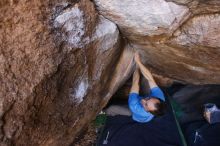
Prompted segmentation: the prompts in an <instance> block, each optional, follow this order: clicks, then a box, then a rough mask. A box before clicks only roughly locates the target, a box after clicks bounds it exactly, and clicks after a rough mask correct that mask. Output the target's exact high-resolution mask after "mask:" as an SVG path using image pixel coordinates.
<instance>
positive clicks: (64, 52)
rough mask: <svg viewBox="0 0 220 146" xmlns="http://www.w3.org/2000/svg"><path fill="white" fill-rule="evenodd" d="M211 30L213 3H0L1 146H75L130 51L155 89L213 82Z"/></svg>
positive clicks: (218, 54) (217, 66) (127, 67)
mask: <svg viewBox="0 0 220 146" xmlns="http://www.w3.org/2000/svg"><path fill="white" fill-rule="evenodd" d="M219 24H220V2H219V1H218V0H209V1H200V0H126V1H121V0H105V1H104V0H94V3H93V2H91V1H87V0H71V1H69V0H33V1H26V0H20V1H16V0H11V1H7V0H1V1H0V84H1V88H0V127H1V128H0V145H3V146H10V145H18V146H19V145H24V146H26V145H27V146H29V145H33V146H35V145H36V146H38V145H40V146H60V145H64V146H67V145H70V144H71V143H74V139H75V137H76V136H77V135H78V134H80V132H81V130H82V129H83V128H84V127H86V125H87V124H88V123H89V122H90V121H91V120H92V119H93V118H94V117H95V116H96V114H97V113H99V112H100V110H101V109H102V108H103V107H104V106H105V105H106V104H107V102H108V101H109V99H110V98H111V97H112V96H113V95H114V93H115V92H116V91H117V90H118V89H119V88H120V87H122V86H123V85H124V84H125V83H126V81H127V80H128V79H129V78H130V77H131V75H132V73H133V70H134V67H135V64H134V60H133V55H134V52H135V51H139V52H140V54H141V59H142V61H143V62H144V64H145V65H146V66H148V67H150V69H151V70H152V72H153V73H154V74H155V77H156V78H157V79H158V83H160V82H161V83H160V84H161V85H163V84H164V85H168V84H170V79H171V80H177V81H181V82H184V83H193V84H207V83H220V63H219V62H220V61H219V58H220V51H219V49H220V43H219V39H220V28H219ZM164 77H166V78H164ZM126 86H127V85H126ZM128 86H129V85H128ZM128 86H127V87H128ZM128 90H129V89H128V88H126V91H128Z"/></svg>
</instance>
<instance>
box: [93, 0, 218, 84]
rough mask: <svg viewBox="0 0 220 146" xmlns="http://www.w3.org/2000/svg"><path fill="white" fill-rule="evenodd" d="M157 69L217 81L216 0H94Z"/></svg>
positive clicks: (191, 79)
mask: <svg viewBox="0 0 220 146" xmlns="http://www.w3.org/2000/svg"><path fill="white" fill-rule="evenodd" d="M94 2H95V4H96V5H97V9H98V11H99V13H100V14H101V15H103V16H104V17H106V18H108V19H110V20H112V21H114V22H115V23H116V24H117V25H118V26H119V28H120V30H121V32H122V34H123V35H124V36H125V37H127V38H128V40H129V42H130V44H131V45H132V46H133V48H134V49H136V50H140V52H141V54H142V59H143V60H144V61H145V63H146V65H148V66H149V67H152V68H153V70H154V72H155V73H156V74H160V75H164V76H167V77H170V78H173V79H175V80H179V81H183V82H188V83H194V84H207V83H215V84H216V83H220V63H219V61H218V60H219V57H220V53H219V49H220V44H219V41H218V40H219V35H220V33H219V32H220V28H219V27H218V26H219V24H220V20H219V17H220V5H219V4H220V2H219V1H216V0H210V1H199V0H128V1H119V0H105V1H102V0H95V1H94Z"/></svg>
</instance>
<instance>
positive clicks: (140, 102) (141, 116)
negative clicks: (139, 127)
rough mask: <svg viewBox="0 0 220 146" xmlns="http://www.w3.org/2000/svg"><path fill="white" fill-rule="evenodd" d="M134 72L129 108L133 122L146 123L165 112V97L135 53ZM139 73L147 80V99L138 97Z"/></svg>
mask: <svg viewBox="0 0 220 146" xmlns="http://www.w3.org/2000/svg"><path fill="white" fill-rule="evenodd" d="M135 62H136V70H135V72H134V74H133V81H132V87H131V90H130V94H129V100H128V104H129V108H130V110H131V113H132V118H133V120H135V121H137V122H141V123H145V122H148V121H150V120H152V119H153V117H154V116H161V115H163V114H164V111H165V102H164V101H165V97H164V94H163V92H162V91H161V89H160V88H159V87H158V86H157V84H156V82H155V81H154V78H153V76H152V74H151V72H150V71H149V70H148V69H147V68H146V67H145V66H144V65H143V64H142V63H141V60H140V56H139V54H138V53H135ZM140 71H141V73H142V74H143V76H144V77H145V78H146V79H147V80H148V84H149V87H150V93H149V96H148V97H141V96H139V80H140Z"/></svg>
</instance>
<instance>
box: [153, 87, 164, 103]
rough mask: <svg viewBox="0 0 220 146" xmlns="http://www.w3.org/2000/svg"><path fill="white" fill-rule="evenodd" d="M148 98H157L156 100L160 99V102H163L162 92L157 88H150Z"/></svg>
mask: <svg viewBox="0 0 220 146" xmlns="http://www.w3.org/2000/svg"><path fill="white" fill-rule="evenodd" d="M150 96H153V97H157V98H160V99H161V100H163V101H165V97H164V94H163V91H162V90H161V89H160V88H159V87H154V88H152V89H151V91H150Z"/></svg>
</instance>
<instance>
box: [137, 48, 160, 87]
mask: <svg viewBox="0 0 220 146" xmlns="http://www.w3.org/2000/svg"><path fill="white" fill-rule="evenodd" d="M135 62H136V64H137V65H138V66H139V68H140V70H141V73H142V74H143V76H144V77H145V78H146V79H147V80H148V83H149V86H150V88H151V89H152V88H154V87H157V84H156V82H155V80H154V78H153V76H152V74H151V72H150V71H149V69H147V68H146V67H145V66H144V65H143V64H142V62H141V59H140V56H139V54H138V53H137V52H136V53H135Z"/></svg>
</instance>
